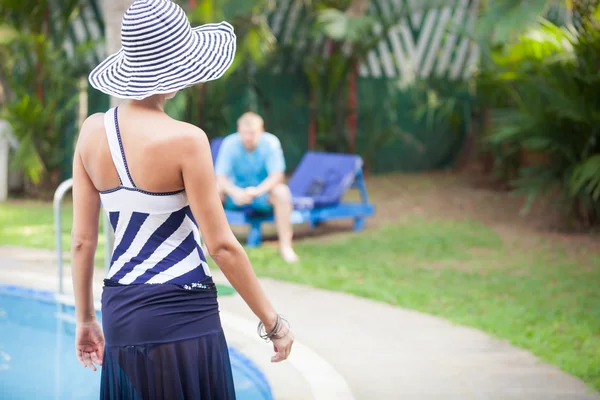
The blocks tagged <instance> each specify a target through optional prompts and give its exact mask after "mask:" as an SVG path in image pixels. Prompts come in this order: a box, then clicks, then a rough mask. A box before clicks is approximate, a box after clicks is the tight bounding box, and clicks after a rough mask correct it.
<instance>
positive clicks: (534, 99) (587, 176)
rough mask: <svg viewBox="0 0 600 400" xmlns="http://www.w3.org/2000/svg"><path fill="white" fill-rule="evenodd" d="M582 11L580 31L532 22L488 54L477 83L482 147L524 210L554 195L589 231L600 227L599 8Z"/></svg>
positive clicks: (541, 22)
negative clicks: (483, 110)
mask: <svg viewBox="0 0 600 400" xmlns="http://www.w3.org/2000/svg"><path fill="white" fill-rule="evenodd" d="M575 5H576V6H582V4H581V2H580V3H577V4H575ZM584 6H585V7H584V8H583V9H580V10H579V12H578V15H579V17H578V18H579V22H578V24H577V26H578V29H576V28H575V27H574V26H572V25H566V26H564V27H558V26H556V25H555V24H553V23H551V22H549V21H547V20H545V19H542V18H538V19H537V21H538V22H537V24H536V25H535V26H533V27H532V28H530V29H529V30H527V31H526V32H524V33H521V34H519V35H518V36H517V38H516V39H515V40H508V41H507V42H506V43H504V44H503V45H502V46H500V47H498V48H496V49H495V50H494V51H491V52H490V55H491V60H490V61H491V62H489V63H488V64H487V65H486V67H485V68H484V69H483V70H482V73H481V75H480V76H479V78H478V79H479V82H478V83H479V90H480V94H481V99H482V101H484V104H485V105H487V106H489V107H491V108H492V113H491V115H492V119H491V126H490V131H489V134H488V135H487V137H486V138H485V144H486V145H487V146H488V148H489V149H491V150H492V151H493V152H494V154H495V155H496V161H497V167H498V171H500V172H501V173H503V175H502V177H503V178H506V179H509V180H510V181H511V183H512V185H513V186H514V187H515V188H516V189H518V190H520V191H522V192H525V193H527V194H528V200H529V201H528V202H527V204H526V205H527V206H530V205H531V204H532V202H533V200H534V199H535V198H536V196H538V195H539V194H540V193H548V192H550V193H554V194H558V195H559V199H560V200H562V201H561V203H560V204H563V205H564V206H565V207H566V208H565V209H566V210H567V211H569V215H570V216H572V217H575V218H576V219H577V220H579V221H581V222H583V223H585V224H586V225H591V224H594V223H598V222H600V128H599V126H600V113H599V110H600V102H599V100H598V96H597V92H598V90H600V77H599V76H598V68H599V67H600V22H599V21H600V20H599V17H600V8H596V9H590V8H589V7H588V6H589V4H585V5H584ZM590 10H591V11H590ZM523 154H527V155H530V156H531V155H532V154H533V155H537V157H535V160H534V161H530V162H525V161H524V159H523V156H522V155H523ZM529 158H530V159H531V157H529ZM511 172H512V173H511Z"/></svg>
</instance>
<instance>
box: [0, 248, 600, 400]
mask: <svg viewBox="0 0 600 400" xmlns="http://www.w3.org/2000/svg"><path fill="white" fill-rule="evenodd" d="M282 268H285V266H284V265H283V264H282ZM98 272H100V273H97V274H96V277H95V288H94V291H95V295H96V297H99V295H100V293H101V290H102V285H101V282H102V272H103V269H99V270H98ZM213 274H214V279H215V281H216V282H220V283H227V280H226V279H225V277H224V276H223V275H222V274H221V273H220V272H219V271H213ZM70 279H71V277H70V269H69V268H66V269H65V276H64V287H65V289H66V291H67V293H70V292H71V280H70ZM0 283H9V284H17V285H20V286H26V287H32V288H38V289H50V290H56V287H57V273H56V261H55V257H54V253H53V252H51V251H41V250H31V249H22V248H15V247H7V246H0ZM261 284H262V285H263V287H264V289H265V290H266V292H267V293H268V295H269V297H270V298H271V299H272V301H273V303H274V305H275V307H276V308H277V310H278V311H280V312H282V313H283V314H285V315H286V316H287V317H288V318H289V320H290V321H291V323H292V326H293V328H294V331H295V332H296V343H295V344H294V348H293V351H292V355H291V357H290V358H289V360H288V361H286V362H284V363H281V364H272V363H270V356H271V354H272V347H271V346H270V345H267V344H265V343H264V342H262V341H261V340H260V339H259V338H258V337H257V335H256V318H255V317H254V315H253V314H252V313H251V312H250V311H249V309H248V307H247V306H246V305H245V303H244V302H243V301H242V300H241V298H240V297H239V296H238V295H233V296H223V297H221V298H220V300H219V302H220V309H221V316H222V321H223V325H224V329H225V332H226V335H227V339H228V341H229V342H230V344H232V345H234V346H235V347H236V348H238V349H239V350H240V351H242V352H243V353H244V354H245V355H246V356H248V357H249V358H250V359H252V360H253V361H254V362H255V363H256V364H257V365H258V366H259V367H260V368H261V369H262V370H263V372H264V373H265V374H266V376H267V379H268V380H269V382H270V384H271V387H272V389H273V393H274V395H275V398H276V399H277V400H288V399H290V400H292V399H294V400H295V399H299V400H300V399H302V400H308V399H318V400H321V399H323V400H333V399H340V400H342V399H348V400H351V399H369V400H370V399H378V400H384V399H402V400H442V399H444V400H475V399H477V400H479V399H482V400H483V399H485V400H593V399H596V400H600V395H599V394H598V393H595V392H594V391H593V390H591V389H590V388H588V387H587V386H586V385H585V384H584V383H582V382H581V381H580V380H579V379H576V378H574V377H572V376H570V375H568V374H565V373H564V372H562V371H560V370H559V369H558V368H556V367H553V366H550V365H548V364H545V363H543V362H540V361H539V360H538V359H536V358H535V357H534V356H532V355H531V354H530V353H528V352H526V351H523V350H520V349H517V348H515V347H513V346H510V345H509V344H507V343H506V342H503V341H501V340H498V339H495V338H492V337H490V336H488V335H486V334H484V333H481V332H479V331H477V330H474V329H471V328H466V327H462V326H457V325H453V324H451V323H450V322H448V321H446V320H443V319H440V318H436V317H432V316H429V315H426V314H422V313H418V312H414V311H410V310H405V309H402V308H398V307H393V306H389V305H386V304H382V303H378V302H373V301H369V300H365V299H361V298H357V297H354V296H349V295H346V294H341V293H333V292H328V291H325V290H318V289H313V288H309V287H305V286H300V285H294V284H289V283H284V282H279V281H274V280H271V279H261Z"/></svg>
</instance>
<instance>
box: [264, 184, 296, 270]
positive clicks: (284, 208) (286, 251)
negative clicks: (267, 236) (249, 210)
mask: <svg viewBox="0 0 600 400" xmlns="http://www.w3.org/2000/svg"><path fill="white" fill-rule="evenodd" d="M269 202H270V203H271V204H272V205H273V209H274V213H275V226H276V227H277V235H278V236H279V249H280V252H281V256H282V257H283V259H284V260H285V261H287V262H296V261H298V256H297V255H296V253H295V252H294V249H293V247H292V237H293V236H294V231H293V228H292V222H291V221H290V216H291V214H292V209H293V206H292V194H291V193H290V189H289V188H288V186H287V185H286V184H283V183H281V184H279V185H277V186H275V187H274V188H273V189H272V190H271V192H270V193H269Z"/></svg>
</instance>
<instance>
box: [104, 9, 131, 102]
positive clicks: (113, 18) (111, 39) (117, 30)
mask: <svg viewBox="0 0 600 400" xmlns="http://www.w3.org/2000/svg"><path fill="white" fill-rule="evenodd" d="M131 4H133V0H103V1H102V11H103V13H104V32H105V39H106V53H107V55H110V54H114V53H116V52H117V51H119V49H120V48H121V20H122V19H123V14H125V11H127V9H128V8H129V6H130V5H131ZM120 102H121V101H120V100H119V99H117V98H116V97H111V98H110V106H111V107H115V106H117V105H118V104H119V103H120Z"/></svg>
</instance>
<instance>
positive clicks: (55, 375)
mask: <svg viewBox="0 0 600 400" xmlns="http://www.w3.org/2000/svg"><path fill="white" fill-rule="evenodd" d="M98 316H99V318H100V314H99V313H98ZM74 341H75V324H74V309H73V307H72V306H69V305H65V304H61V303H60V302H58V301H57V299H56V296H55V295H54V293H52V292H45V291H36V290H30V289H25V288H21V287H17V286H8V285H0V399H2V400H30V399H36V400H45V399H57V400H67V399H96V398H98V393H99V391H100V371H97V372H92V371H91V370H89V369H88V368H83V367H82V366H81V365H80V364H79V362H78V361H77V359H76V357H75V352H74V349H73V346H74ZM229 353H230V358H231V366H232V368H233V379H234V383H235V391H236V396H237V398H238V399H240V400H272V399H273V396H272V393H271V388H270V386H269V384H268V382H267V380H266V378H265V376H264V375H263V374H262V372H261V371H260V370H259V369H258V368H257V367H256V366H255V365H254V364H253V363H252V361H250V360H249V359H248V358H246V357H245V356H244V355H243V354H242V353H241V352H240V351H238V350H236V349H235V348H234V347H230V348H229Z"/></svg>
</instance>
